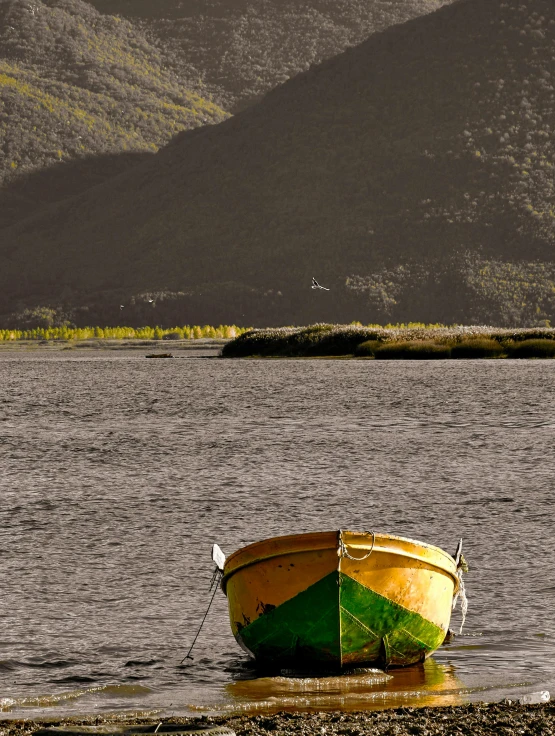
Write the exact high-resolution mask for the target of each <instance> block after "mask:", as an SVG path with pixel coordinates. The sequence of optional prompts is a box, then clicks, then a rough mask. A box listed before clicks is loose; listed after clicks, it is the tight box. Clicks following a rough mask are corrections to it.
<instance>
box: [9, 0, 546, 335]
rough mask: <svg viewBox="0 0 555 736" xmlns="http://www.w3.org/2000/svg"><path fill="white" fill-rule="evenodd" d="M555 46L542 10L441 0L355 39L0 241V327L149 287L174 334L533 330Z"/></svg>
mask: <svg viewBox="0 0 555 736" xmlns="http://www.w3.org/2000/svg"><path fill="white" fill-rule="evenodd" d="M554 47H555V7H554V6H553V4H552V2H551V0H535V2H533V3H529V4H528V5H524V4H523V3H522V0H518V1H517V0H489V1H488V2H487V3H484V2H483V0H459V2H456V3H454V4H452V5H447V6H444V7H443V8H441V9H439V10H438V11H436V12H434V13H431V14H430V15H427V16H423V17H420V18H416V19H414V20H411V21H409V22H407V23H405V24H403V25H400V26H393V27H391V28H389V29H387V30H385V31H383V32H381V33H378V34H374V35H373V36H371V37H370V38H369V39H368V40H367V41H365V42H364V43H362V44H361V45H359V46H357V47H355V48H352V49H349V50H348V51H346V52H344V53H343V54H341V55H340V56H337V57H334V58H333V59H330V60H327V61H325V62H324V63H322V64H321V65H319V66H318V67H315V68H312V69H310V70H309V71H307V72H305V73H303V74H300V75H298V76H297V77H295V78H293V79H291V80H290V81H288V82H287V83H285V84H284V85H282V86H280V87H278V88H276V89H275V90H273V91H272V92H270V93H269V94H268V95H266V97H265V98H264V99H263V100H262V101H261V102H260V103H258V104H257V105H255V106H253V107H251V108H249V109H247V110H245V111H243V112H241V113H239V114H237V115H236V116H234V117H233V118H230V119H228V120H226V121H224V122H222V123H220V124H218V125H214V126H207V127H204V128H198V129H196V130H193V131H188V132H184V133H181V134H179V135H178V136H177V137H176V138H175V139H174V140H173V141H172V143H171V144H169V145H168V146H166V147H165V148H163V149H162V150H160V151H159V152H158V153H157V154H156V155H155V156H151V157H149V159H148V160H147V161H145V162H144V163H141V164H139V165H138V166H137V167H135V168H134V169H133V170H132V171H131V172H124V173H123V174H121V175H120V176H118V177H116V178H114V179H111V180H110V181H108V182H106V183H105V184H103V185H100V186H97V187H95V188H93V189H90V190H88V191H87V192H85V193H83V194H81V195H79V196H76V197H74V198H73V199H71V200H69V201H66V202H61V203H59V204H58V205H56V206H54V207H52V208H51V209H49V211H48V212H47V213H45V214H43V215H41V216H38V217H35V218H31V219H28V220H26V221H24V222H22V223H19V224H18V225H16V226H14V227H12V228H9V229H5V230H4V231H2V232H1V233H0V243H1V244H0V294H2V300H3V301H2V303H1V304H0V313H1V312H4V313H7V312H9V311H13V309H14V306H15V307H17V308H20V307H22V306H33V305H38V304H41V305H48V304H54V303H60V302H63V303H64V304H66V305H73V306H74V307H77V306H81V307H82V308H83V309H85V308H88V309H89V312H87V315H88V319H89V321H90V319H92V316H93V315H102V316H103V317H106V319H107V318H108V317H107V315H108V314H109V313H111V314H113V315H114V317H113V318H114V319H120V315H119V313H118V314H117V315H115V313H114V305H115V304H116V300H118V299H126V300H127V301H126V302H125V303H126V304H128V305H129V307H130V308H131V306H132V303H133V304H137V303H140V304H142V302H143V301H144V298H143V296H141V295H144V294H146V293H149V294H156V295H157V296H156V300H155V302H156V304H157V305H158V307H157V308H159V310H160V311H158V312H157V313H156V314H157V315H159V316H160V319H171V318H172V317H179V321H180V322H181V323H188V322H195V321H207V322H212V321H216V322H219V321H222V322H228V323H229V322H233V323H239V324H241V323H242V324H245V323H247V324H262V325H263V324H266V325H271V324H280V323H281V324H294V323H296V324H299V323H306V322H309V321H326V322H334V321H335V322H345V321H350V320H352V319H359V320H361V321H362V322H383V321H389V320H391V321H408V320H415V321H424V322H435V321H441V322H445V323H452V322H463V321H472V322H477V321H481V322H487V323H493V324H499V325H509V326H510V325H513V324H514V325H517V324H529V325H537V324H545V323H546V320H550V319H553V318H555V264H554V257H553V255H554V251H553V246H554V240H555V194H554V179H553V172H554V168H553V166H554V162H555V147H554V144H553V130H554V129H555V90H554V87H553V79H554V75H555V53H554V52H553V48H554ZM313 276H315V277H316V278H317V279H318V281H319V282H320V283H321V284H323V285H324V286H326V287H329V288H330V291H329V292H326V291H319V290H312V289H311V288H310V282H311V277H313ZM56 300H57V301H56ZM110 309H111V310H112V312H110ZM128 314H131V312H128ZM79 319H81V316H80V317H79ZM83 319H85V317H83Z"/></svg>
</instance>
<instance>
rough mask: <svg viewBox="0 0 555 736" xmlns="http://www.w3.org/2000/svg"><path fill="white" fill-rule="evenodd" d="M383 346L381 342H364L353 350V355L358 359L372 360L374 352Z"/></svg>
mask: <svg viewBox="0 0 555 736" xmlns="http://www.w3.org/2000/svg"><path fill="white" fill-rule="evenodd" d="M382 345H383V342H382V341H381V340H365V341H364V342H361V343H360V345H357V346H356V348H355V355H356V356H358V357H359V358H373V357H374V356H375V355H376V350H378V348H380V347H381V346H382Z"/></svg>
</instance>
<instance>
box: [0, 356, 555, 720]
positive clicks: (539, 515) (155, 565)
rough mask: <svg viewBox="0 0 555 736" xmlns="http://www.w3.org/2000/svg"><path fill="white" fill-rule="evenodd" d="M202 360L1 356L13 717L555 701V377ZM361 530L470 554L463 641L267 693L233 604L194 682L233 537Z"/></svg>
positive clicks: (490, 364) (426, 365) (550, 369)
mask: <svg viewBox="0 0 555 736" xmlns="http://www.w3.org/2000/svg"><path fill="white" fill-rule="evenodd" d="M187 355H190V354H188V353H179V359H174V360H158V361H153V360H145V359H144V353H143V352H141V351H133V352H132V351H125V350H123V351H117V352H114V351H112V352H110V351H104V352H102V351H98V352H90V351H77V350H73V351H65V352H62V351H53V352H48V351H46V350H42V351H29V352H25V351H17V352H16V351H6V350H2V351H0V377H1V384H0V385H1V387H2V388H1V392H0V498H1V499H2V505H1V507H0V515H1V516H0V575H1V580H2V597H1V599H0V708H1V709H2V711H1V715H2V716H3V717H8V718H14V717H21V716H25V717H39V716H45V715H58V714H76V713H108V712H113V711H122V710H123V711H132V712H142V713H151V714H154V713H159V714H164V715H169V714H176V715H177V714H190V713H199V712H200V713H203V712H225V711H226V710H229V709H245V710H259V711H260V710H262V711H264V710H275V709H279V708H288V709H313V708H315V709H318V710H321V709H323V708H332V707H341V708H345V709H349V708H357V709H358V708H382V707H390V706H392V705H398V704H410V705H415V704H422V705H424V704H440V703H443V704H447V703H459V702H466V701H469V700H499V699H501V698H503V697H515V696H516V695H517V694H519V693H524V692H529V691H532V690H545V689H546V690H551V691H552V692H553V691H554V690H555V657H554V654H555V651H554V635H555V616H554V615H553V604H554V601H555V584H554V582H553V570H554V569H555V553H554V551H553V544H552V533H553V522H554V518H553V517H554V512H553V488H554V477H555V472H554V471H555V459H554V452H553V446H554V439H555V436H554V430H555V381H554V377H555V361H509V360H504V361H445V362H443V361H431V362H427V361H415V362H410V361H406V362H397V361H379V362H378V361H327V360H314V361H302V360H298V361H297V360H288V361H222V360H217V359H214V360H200V359H198V358H195V357H186V356H187ZM340 527H342V528H348V529H354V530H364V529H375V530H379V531H385V532H390V533H393V534H399V535H402V536H408V537H412V538H415V539H420V540H422V541H426V542H430V543H432V544H437V545H439V546H440V547H443V548H444V549H446V550H447V551H450V552H454V549H455V547H456V543H457V541H458V539H459V537H463V538H464V551H465V556H466V557H467V560H468V562H469V565H470V572H469V573H468V574H467V575H466V586H467V592H468V598H469V612H468V617H467V621H466V624H465V627H464V630H463V634H462V635H461V636H458V637H456V638H455V640H454V641H453V642H452V643H451V644H449V645H448V646H445V647H442V648H441V649H440V650H439V651H438V652H437V653H436V654H435V655H434V657H433V659H431V660H428V662H427V663H426V665H425V666H424V667H421V666H419V667H411V668H408V669H406V670H396V671H392V672H390V673H388V674H387V675H385V674H384V673H380V672H363V673H360V674H358V675H352V676H350V677H344V678H315V677H305V678H299V677H290V676H286V675H283V676H280V677H276V678H268V677H258V678H257V677H256V675H257V673H256V672H255V671H254V669H253V667H252V664H251V663H250V662H249V660H248V659H247V658H246V656H245V655H244V654H243V653H242V651H241V650H240V649H239V647H238V646H237V644H236V643H235V640H234V639H233V636H232V634H231V630H230V628H229V622H228V619H227V610H226V600H225V598H224V596H223V594H220V593H219V594H218V595H217V597H216V599H215V602H214V605H213V607H212V609H211V611H210V613H209V615H208V618H207V621H206V624H205V626H204V628H203V630H202V632H201V635H200V637H199V639H198V641H197V643H196V645H195V648H194V650H193V656H194V660H193V661H192V662H191V661H190V660H186V661H185V662H184V663H183V664H180V662H181V660H182V659H183V657H184V656H185V654H186V653H187V651H188V649H189V646H190V643H191V642H192V640H193V637H194V634H195V633H196V630H197V628H198V626H199V624H200V621H201V618H202V615H203V614H204V611H205V610H206V606H207V604H208V600H209V592H208V588H209V585H210V578H211V576H212V563H211V560H210V550H211V545H212V543H213V542H217V543H218V544H219V545H220V546H221V547H222V548H223V550H224V551H225V552H226V553H231V552H232V551H234V550H235V549H237V548H238V547H240V546H243V545H245V544H248V543H250V542H253V541H256V540H258V539H261V538H265V537H269V536H273V535H278V534H287V533H296V532H305V531H314V530H319V529H338V528H340ZM459 622H460V613H459V612H456V613H455V614H454V617H453V622H452V626H453V628H455V629H458V625H459Z"/></svg>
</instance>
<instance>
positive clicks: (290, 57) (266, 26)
mask: <svg viewBox="0 0 555 736" xmlns="http://www.w3.org/2000/svg"><path fill="white" fill-rule="evenodd" d="M90 2H91V3H92V5H94V6H95V7H96V8H97V9H98V10H100V11H101V12H103V13H110V14H120V15H122V16H124V17H126V18H127V19H129V20H132V21H133V22H134V23H136V24H139V25H140V27H141V28H142V30H143V31H144V33H145V34H146V35H147V36H148V38H149V40H150V41H151V43H152V44H154V45H156V46H157V47H158V48H159V49H160V52H161V53H162V54H163V55H164V57H165V59H166V61H167V63H168V65H169V66H171V67H172V68H173V69H175V70H176V71H178V72H179V73H181V74H182V75H184V76H185V77H191V76H192V70H193V69H195V70H196V74H197V75H198V77H200V78H202V80H203V82H204V83H205V85H206V87H207V88H208V89H209V90H210V91H211V93H212V94H213V96H214V99H215V100H216V101H217V102H218V103H219V104H220V105H222V106H223V107H225V109H227V110H230V111H232V112H237V111H238V110H240V109H243V108H245V107H247V106H248V105H250V104H252V103H253V102H255V101H257V100H258V99H260V98H261V97H262V95H263V94H264V93H265V92H267V91H268V90H270V89H272V88H273V87H275V86H277V85H278V84H281V83H282V82H284V81H286V80H287V79H289V78H290V77H292V76H295V75H296V74H298V73H299V72H302V71H305V70H307V69H308V68H309V67H310V66H311V65H312V64H317V63H319V62H321V61H323V60H324V59H327V58H329V57H332V56H335V55H336V54H339V53H341V52H342V51H344V50H345V49H346V48H347V47H349V46H354V45H356V44H358V43H360V42H361V41H363V40H364V39H365V38H366V37H367V36H369V35H370V34H371V33H374V32H376V31H381V30H383V29H384V28H387V27H388V26H391V25H393V24H396V23H404V22H405V21H406V20H409V19H411V18H415V17H416V16H418V15H423V14H425V13H430V12H432V11H433V10H437V8H439V7H440V6H441V5H445V4H446V3H447V2H452V0H211V1H210V2H206V0H90Z"/></svg>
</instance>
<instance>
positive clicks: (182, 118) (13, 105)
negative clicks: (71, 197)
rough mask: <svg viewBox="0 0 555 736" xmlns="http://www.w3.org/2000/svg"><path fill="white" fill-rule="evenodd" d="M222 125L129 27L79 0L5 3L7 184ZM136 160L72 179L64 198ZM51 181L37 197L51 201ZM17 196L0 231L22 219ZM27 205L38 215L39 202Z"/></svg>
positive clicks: (2, 75)
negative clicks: (89, 158) (191, 130)
mask: <svg viewBox="0 0 555 736" xmlns="http://www.w3.org/2000/svg"><path fill="white" fill-rule="evenodd" d="M225 117H226V114H225V113H224V111H223V110H221V109H219V108H218V107H217V106H216V105H214V104H213V103H212V102H209V101H207V100H205V99H203V98H202V97H200V96H199V95H198V94H197V92H195V91H193V90H192V89H187V88H184V87H183V86H182V84H181V82H180V80H179V79H178V77H177V76H176V74H175V73H173V72H171V71H170V70H169V69H167V68H165V65H164V62H163V59H162V57H161V55H160V52H159V51H158V50H157V49H156V48H155V47H154V46H153V45H152V44H150V43H149V42H148V41H147V39H146V38H145V36H144V35H143V34H142V32H141V31H140V30H138V29H137V28H135V27H134V26H133V25H132V24H131V23H129V22H128V21H126V20H123V19H121V18H115V17H110V16H106V15H102V14H101V13H98V12H97V11H96V10H95V9H94V8H92V7H91V6H90V5H89V4H88V3H85V2H81V0H33V1H32V2H29V0H0V184H2V183H4V184H6V183H10V184H11V183H12V182H14V181H15V180H17V179H18V175H20V174H22V173H23V174H27V173H30V172H32V171H33V172H35V171H44V169H45V168H47V167H52V166H54V168H59V165H60V163H63V162H68V161H71V162H72V161H76V160H83V159H84V158H86V157H87V156H91V155H99V154H100V155H103V156H105V157H106V156H107V157H110V155H112V154H115V153H118V154H119V153H127V154H129V153H136V152H142V153H145V152H150V153H152V152H154V151H156V150H157V149H158V148H159V147H160V146H161V145H164V144H165V143H167V142H168V141H169V140H170V139H171V138H172V137H173V136H174V135H175V134H176V133H178V132H179V131H181V130H185V129H188V128H192V127H196V126H198V125H204V124H206V123H208V122H217V121H219V120H222V119H224V118H225ZM135 158H136V157H134V156H133V155H126V156H121V157H120V158H119V159H118V161H117V162H115V161H113V160H112V162H111V164H110V165H109V166H107V168H106V171H105V172H104V173H102V172H101V171H100V169H101V166H100V165H99V162H98V161H97V162H96V163H95V164H94V166H93V168H94V169H95V172H96V173H95V175H94V177H92V179H91V176H89V175H87V172H86V173H85V176H84V177H83V180H82V181H81V180H79V177H76V176H72V177H70V179H71V182H70V183H69V186H68V187H67V192H66V193H72V192H75V187H78V188H83V189H84V188H86V187H87V186H89V185H90V183H91V181H94V182H97V181H98V180H102V179H104V178H106V177H107V176H111V175H113V173H114V169H115V170H116V171H120V170H123V168H126V166H127V165H128V164H129V163H131V162H133V163H134V162H135ZM90 168H91V167H85V169H90ZM53 176H54V177H56V176H57V172H56V173H54V174H53ZM44 179H45V177H44V176H43V177H42V179H41V181H42V184H43V186H41V187H40V188H35V190H34V191H35V193H36V194H37V195H38V196H39V197H44V198H45V199H46V200H48V199H49V198H51V195H52V192H53V191H58V187H56V186H54V187H53V188H51V187H48V186H44ZM15 188H16V191H15V192H13V191H11V192H10V194H9V195H7V194H6V195H5V196H6V197H9V202H4V201H2V215H1V216H0V223H1V222H2V220H3V219H4V220H5V219H6V218H8V220H9V219H10V212H11V211H12V210H14V211H17V216H20V214H21V212H20V211H19V210H20V209H23V210H24V207H25V203H26V197H25V194H24V192H23V191H22V190H21V187H20V186H18V185H16V187H15ZM27 199H28V200H29V206H31V200H33V199H34V197H33V198H27Z"/></svg>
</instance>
